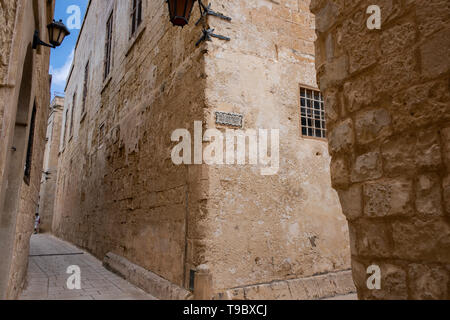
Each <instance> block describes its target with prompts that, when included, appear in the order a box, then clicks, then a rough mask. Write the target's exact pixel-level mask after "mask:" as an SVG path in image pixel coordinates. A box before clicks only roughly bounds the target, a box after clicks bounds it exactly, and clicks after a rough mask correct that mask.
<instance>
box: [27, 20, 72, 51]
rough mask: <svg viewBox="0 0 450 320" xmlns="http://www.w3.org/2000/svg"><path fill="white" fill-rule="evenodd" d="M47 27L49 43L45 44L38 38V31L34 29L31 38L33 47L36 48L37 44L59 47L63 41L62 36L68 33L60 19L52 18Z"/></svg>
mask: <svg viewBox="0 0 450 320" xmlns="http://www.w3.org/2000/svg"><path fill="white" fill-rule="evenodd" d="M47 29H48V38H49V41H50V44H47V43H45V42H44V41H42V40H41V39H40V38H39V31H38V30H36V31H35V33H34V38H33V49H36V48H37V47H38V46H45V47H50V48H56V47H59V46H60V45H61V44H62V42H63V41H64V38H65V37H66V36H68V35H69V34H70V32H69V30H68V29H67V27H66V26H65V25H64V23H63V22H62V20H59V21H55V20H53V22H52V23H50V24H49V25H48V26H47Z"/></svg>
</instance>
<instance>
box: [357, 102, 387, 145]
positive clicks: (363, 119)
mask: <svg viewBox="0 0 450 320" xmlns="http://www.w3.org/2000/svg"><path fill="white" fill-rule="evenodd" d="M390 124H391V116H390V114H389V112H388V111H387V110H385V109H376V110H370V111H365V112H361V113H359V114H358V115H357V116H356V120H355V132H356V140H357V142H358V143H361V144H365V143H369V142H372V141H374V140H376V139H382V138H384V137H386V136H388V135H389V134H390V133H391V128H390Z"/></svg>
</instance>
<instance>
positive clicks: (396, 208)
mask: <svg viewBox="0 0 450 320" xmlns="http://www.w3.org/2000/svg"><path fill="white" fill-rule="evenodd" d="M412 189H413V187H412V182H411V181H408V180H403V179H400V180H399V179H397V180H383V181H380V182H370V183H367V184H365V185H364V215H365V216H367V217H378V218H380V217H386V216H410V215H412V214H413V212H414V210H413V205H412V193H413V190H412Z"/></svg>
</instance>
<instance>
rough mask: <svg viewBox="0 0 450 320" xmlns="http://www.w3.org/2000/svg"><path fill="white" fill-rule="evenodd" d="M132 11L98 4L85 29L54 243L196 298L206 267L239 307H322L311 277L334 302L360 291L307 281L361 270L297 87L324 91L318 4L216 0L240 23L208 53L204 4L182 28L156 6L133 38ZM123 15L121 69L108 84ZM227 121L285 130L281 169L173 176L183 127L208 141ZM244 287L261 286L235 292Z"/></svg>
mask: <svg viewBox="0 0 450 320" xmlns="http://www.w3.org/2000/svg"><path fill="white" fill-rule="evenodd" d="M108 3H109V5H108ZM130 3H131V1H130V2H125V1H110V2H106V1H91V3H90V6H89V9H88V12H87V15H86V18H85V22H84V27H83V30H82V32H81V35H80V39H79V42H78V45H77V49H76V52H75V58H74V68H73V71H72V73H71V76H70V79H69V82H68V85H67V89H66V101H65V110H64V116H65V117H66V115H67V117H66V119H65V120H64V121H63V123H64V124H63V133H62V137H64V142H62V150H61V155H60V162H59V172H58V182H57V184H58V187H57V195H56V207H55V218H54V226H53V231H54V232H55V233H56V235H58V236H60V237H62V238H64V239H66V240H69V241H71V242H73V243H75V244H76V245H78V246H81V247H83V248H86V249H88V250H90V251H91V252H93V253H94V254H95V255H96V256H97V257H99V258H103V256H104V255H105V254H106V253H107V252H112V253H114V254H116V255H119V256H122V257H125V258H126V259H127V260H129V261H130V262H131V263H134V264H137V265H139V266H142V267H144V268H146V269H148V270H150V271H152V272H153V273H155V274H157V275H159V276H161V277H163V278H165V279H167V280H169V281H171V282H173V283H175V284H178V285H180V286H183V287H185V288H189V280H190V279H189V277H190V271H191V270H196V269H197V267H199V266H202V268H206V269H207V270H208V271H209V272H210V274H211V276H212V279H213V282H212V288H210V289H211V291H212V293H213V294H217V296H220V294H223V293H226V297H227V298H248V299H255V298H258V297H259V298H264V297H265V298H271V299H277V298H278V299H280V298H293V299H295V298H307V297H308V292H310V293H311V294H310V296H311V297H312V296H314V297H320V293H317V292H316V293H314V294H313V293H312V291H311V288H312V287H314V285H311V286H309V287H308V285H306V284H304V283H303V282H302V283H300V282H297V281H294V280H297V279H299V278H305V279H306V280H305V281H304V282H305V283H307V282H311V283H328V284H330V285H329V287H330V288H327V290H323V292H327V293H326V294H333V292H334V293H336V292H339V293H347V292H348V290H351V289H348V288H351V287H352V284H351V281H347V280H348V279H347V278H348V277H347V275H346V274H345V273H333V274H332V275H330V277H327V276H324V277H322V278H321V279H312V280H311V279H309V278H308V277H311V276H315V275H317V274H324V273H331V272H336V271H343V270H346V269H349V268H350V251H349V245H348V228H347V225H346V223H345V217H344V216H343V215H342V212H341V209H340V205H339V201H338V196H337V193H336V192H335V191H334V190H333V189H332V188H331V183H330V173H329V162H330V158H329V156H328V152H327V144H326V142H325V141H323V140H313V139H303V138H302V137H301V130H300V98H299V95H300V90H299V85H300V84H303V85H307V86H310V87H315V86H316V78H315V68H314V66H315V65H314V45H313V41H314V37H315V35H314V29H313V19H312V16H311V14H310V13H309V11H308V5H309V1H300V2H297V1H266V0H258V1H256V0H254V1H243V0H239V1H238V0H233V1H212V2H211V3H212V7H213V8H215V9H216V10H217V11H221V12H223V13H224V14H226V15H229V16H231V17H232V18H233V21H232V22H231V23H230V22H225V21H222V20H219V19H217V18H215V17H209V18H208V23H209V25H210V27H212V28H215V29H216V33H219V34H224V35H227V36H230V37H231V38H232V40H231V42H222V41H220V40H217V39H214V41H213V42H207V43H205V44H202V45H201V46H200V47H198V48H196V47H195V42H196V41H197V40H198V38H199V37H200V35H201V28H200V27H195V26H194V22H195V21H196V20H197V18H198V8H195V9H194V11H193V12H194V16H193V17H192V18H191V23H190V25H189V26H188V27H185V28H184V29H179V28H174V27H172V26H171V24H170V22H169V19H168V11H167V5H166V4H165V3H164V1H144V20H143V23H142V26H141V29H140V30H139V31H138V32H137V34H138V36H137V40H135V39H134V38H132V39H131V40H130V39H129V25H130V21H129V4H130ZM111 10H114V28H113V29H114V35H113V38H114V40H113V41H114V44H113V48H114V49H113V67H112V72H111V76H110V77H108V78H107V79H106V80H105V81H103V70H104V68H103V61H104V60H103V59H104V46H103V44H104V42H105V31H106V20H107V18H108V17H109V14H110V12H111ZM87 30H88V32H86V31H87ZM93 44H95V45H93ZM88 60H89V65H90V70H91V71H90V74H89V84H90V85H89V93H88V97H87V100H86V101H87V102H86V108H85V109H86V114H85V115H84V114H83V111H82V110H83V107H82V89H83V80H84V71H85V66H86V63H87V61H88ZM74 93H76V104H75V109H74V120H73V123H74V130H73V136H71V134H70V123H71V113H72V111H71V110H72V109H71V108H72V107H73V99H72V97H73V95H74ZM215 111H225V112H237V113H241V114H243V115H244V123H245V126H244V129H260V128H261V129H280V143H281V154H280V159H281V165H280V171H279V172H278V174H276V175H273V176H262V175H261V174H260V167H256V166H234V165H230V166H207V165H190V166H184V165H182V166H175V165H174V164H173V162H172V160H171V152H172V148H173V147H174V146H175V145H176V143H172V142H171V141H170V138H171V134H172V132H173V131H174V130H175V129H178V128H183V129H188V130H189V131H190V132H191V133H192V134H193V131H194V130H193V129H194V121H201V122H202V123H203V129H204V131H205V130H206V129H208V128H215V127H216V125H215ZM64 128H65V129H64ZM217 128H218V129H220V130H222V131H223V132H224V131H225V128H224V127H217ZM64 130H65V132H66V133H65V134H64ZM205 145H206V143H205ZM130 265H131V264H130ZM285 280H292V281H290V282H287V281H285ZM272 281H274V282H276V285H274V286H266V285H265V284H267V283H270V282H272ZM349 282H350V285H349ZM235 287H240V288H241V289H242V288H244V287H245V288H247V287H249V289H248V290H247V289H245V290H243V289H242V290H236V291H233V290H231V291H230V290H228V289H231V288H235ZM250 287H251V288H250ZM305 288H306V289H305ZM308 288H309V289H308ZM343 288H345V289H343ZM336 290H337V291H336ZM344 290H347V291H346V292H343V291H344ZM225 291H226V292H225ZM269 291H270V292H269ZM291 292H292V293H291ZM323 292H322V293H323ZM223 296H225V295H222V297H223Z"/></svg>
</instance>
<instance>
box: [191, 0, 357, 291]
mask: <svg viewBox="0 0 450 320" xmlns="http://www.w3.org/2000/svg"><path fill="white" fill-rule="evenodd" d="M211 3H212V6H213V7H214V8H216V9H217V10H218V11H221V12H223V13H225V14H227V15H229V16H231V17H232V18H233V20H232V22H226V21H222V20H219V19H217V18H215V17H210V18H209V20H208V22H209V24H210V26H211V27H212V28H215V30H216V32H217V33H221V34H224V35H226V36H229V37H231V39H232V40H231V41H230V42H221V41H214V42H212V43H208V44H207V46H206V48H207V50H208V53H207V54H206V55H205V63H206V68H205V70H206V75H207V81H206V103H207V110H206V112H205V119H206V123H207V127H210V128H211V127H212V128H214V127H217V128H218V129H220V130H221V131H223V132H225V130H226V129H227V128H225V127H223V126H216V125H215V112H216V111H222V112H232V113H237V114H242V115H243V116H244V127H243V128H242V129H243V130H247V129H255V130H259V129H279V130H280V168H279V171H278V172H277V173H276V174H275V175H269V176H263V175H261V171H260V169H261V166H254V165H245V166H242V165H225V166H223V165H221V166H211V167H209V168H208V176H209V181H208V189H207V190H208V201H207V202H206V203H205V206H204V207H203V208H202V209H203V211H202V212H203V215H202V217H201V219H199V220H198V223H199V224H200V225H201V226H203V228H204V234H202V236H203V237H204V239H203V240H202V241H198V242H197V243H198V245H201V246H202V247H204V249H203V251H202V254H201V255H199V256H198V259H199V261H197V264H207V265H208V266H209V268H210V269H211V273H212V274H213V284H214V289H215V290H216V292H217V291H219V292H220V291H223V290H224V289H227V288H234V287H247V286H254V287H252V288H249V289H248V290H245V294H244V295H243V296H241V294H242V292H240V291H239V290H236V291H235V292H233V294H236V295H238V296H239V298H243V297H248V298H249V299H252V298H256V297H259V298H269V299H291V298H293V299H296V298H302V299H304V298H305V296H304V295H303V294H302V293H300V292H298V290H297V289H298V287H296V286H294V285H292V284H291V285H289V282H284V281H281V282H277V284H276V285H275V287H276V289H273V290H274V292H275V291H276V292H275V293H274V294H273V293H272V292H271V291H272V289H270V288H269V287H268V288H262V289H261V288H258V285H260V284H264V283H269V282H272V281H280V280H286V279H298V278H304V277H309V276H313V275H317V274H324V273H328V272H334V271H339V270H346V269H348V268H350V251H349V247H348V242H349V240H348V229H347V226H346V222H345V217H344V216H343V215H342V211H341V208H340V204H339V200H338V196H337V193H336V192H335V191H334V190H333V189H332V188H331V183H330V172H329V163H330V157H329V155H328V150H327V143H326V140H318V139H313V138H307V137H302V134H301V124H300V88H299V86H300V85H303V86H305V85H306V86H308V87H316V86H317V85H316V74H315V64H314V40H315V32H314V17H313V15H312V14H311V13H310V12H309V9H308V7H309V1H263V0H251V1H240V0H234V1H211ZM194 246H195V243H194ZM275 287H274V288H275ZM267 289H268V290H267Z"/></svg>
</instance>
